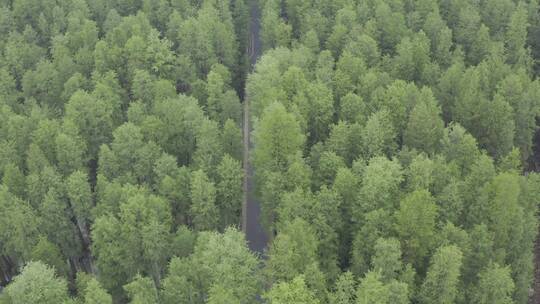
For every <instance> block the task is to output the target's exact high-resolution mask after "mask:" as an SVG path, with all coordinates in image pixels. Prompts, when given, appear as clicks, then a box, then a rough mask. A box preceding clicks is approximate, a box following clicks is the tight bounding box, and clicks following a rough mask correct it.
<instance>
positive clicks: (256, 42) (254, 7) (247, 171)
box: [242, 0, 268, 254]
mask: <svg viewBox="0 0 540 304" xmlns="http://www.w3.org/2000/svg"><path fill="white" fill-rule="evenodd" d="M250 2H251V3H250V22H249V41H248V45H247V50H246V52H247V55H248V58H249V62H250V67H251V69H253V68H254V66H255V63H256V62H257V59H258V58H259V56H260V55H261V40H260V37H259V32H260V16H261V13H260V9H259V5H258V3H257V2H258V1H256V0H251V1H250ZM251 69H250V70H251ZM244 96H245V98H244V126H243V132H244V202H243V208H242V229H243V230H244V233H245V234H246V239H247V241H248V244H249V248H250V249H251V250H252V251H254V252H258V253H261V254H262V253H264V250H265V248H266V244H267V242H268V236H267V235H266V232H265V230H264V229H263V227H262V225H261V221H260V215H261V207H260V204H259V202H258V201H257V199H256V197H255V187H254V186H255V185H254V179H253V173H254V171H253V168H252V167H251V162H250V158H249V155H250V149H251V148H252V143H251V140H250V135H251V127H250V115H249V96H248V95H247V93H246V94H245V95H244Z"/></svg>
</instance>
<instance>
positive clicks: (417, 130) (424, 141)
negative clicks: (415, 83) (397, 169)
mask: <svg viewBox="0 0 540 304" xmlns="http://www.w3.org/2000/svg"><path fill="white" fill-rule="evenodd" d="M421 94H422V95H423V98H422V99H421V100H419V101H418V103H417V104H416V105H415V106H414V108H413V110H412V112H411V114H410V116H409V121H408V123H407V129H406V130H405V132H404V134H403V142H404V144H405V145H406V146H408V147H410V148H416V149H418V150H420V151H424V152H426V153H427V154H429V155H433V154H435V153H436V152H438V150H439V149H438V148H439V142H440V139H441V137H442V135H443V132H444V122H443V121H442V119H441V117H440V115H441V109H440V107H439V106H438V104H437V101H436V100H435V98H434V97H433V95H432V93H431V91H430V90H429V89H423V90H422V91H421Z"/></svg>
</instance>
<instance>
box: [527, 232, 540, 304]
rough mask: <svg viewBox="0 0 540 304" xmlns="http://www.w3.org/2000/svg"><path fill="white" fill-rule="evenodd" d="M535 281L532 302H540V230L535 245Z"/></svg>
mask: <svg viewBox="0 0 540 304" xmlns="http://www.w3.org/2000/svg"><path fill="white" fill-rule="evenodd" d="M534 255H535V259H534V283H533V286H532V292H531V295H530V298H529V303H530V304H537V303H540V232H539V234H538V237H537V238H536V243H535V245H534Z"/></svg>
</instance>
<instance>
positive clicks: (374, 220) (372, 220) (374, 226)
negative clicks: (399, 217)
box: [351, 208, 393, 277]
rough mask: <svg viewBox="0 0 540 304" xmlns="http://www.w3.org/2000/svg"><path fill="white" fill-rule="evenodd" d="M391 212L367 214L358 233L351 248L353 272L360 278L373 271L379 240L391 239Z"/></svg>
mask: <svg viewBox="0 0 540 304" xmlns="http://www.w3.org/2000/svg"><path fill="white" fill-rule="evenodd" d="M392 223H393V221H392V220H391V215H390V213H389V211H386V210H384V209H382V208H381V209H377V210H374V211H370V212H368V213H366V214H365V219H364V223H363V224H362V226H361V227H360V229H359V230H358V232H357V233H356V235H355V237H354V240H353V243H352V248H351V270H352V272H353V273H354V274H355V275H356V276H358V277H360V276H362V275H364V274H365V273H366V272H368V271H369V269H371V258H372V256H373V255H374V252H375V249H374V246H375V244H376V241H377V239H379V238H386V237H389V236H390V234H391V231H392V229H393V228H392Z"/></svg>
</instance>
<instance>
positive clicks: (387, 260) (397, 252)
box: [371, 238, 403, 283]
mask: <svg viewBox="0 0 540 304" xmlns="http://www.w3.org/2000/svg"><path fill="white" fill-rule="evenodd" d="M374 250H375V254H374V255H373V258H372V260H371V264H372V266H373V270H374V271H375V272H378V273H380V275H381V277H380V280H381V281H383V282H385V283H388V282H390V281H391V280H393V279H396V278H397V275H398V273H399V272H400V271H401V270H402V268H403V265H402V263H401V248H400V244H399V240H397V239H394V238H389V239H383V238H380V239H378V240H377V242H376V243H375V247H374Z"/></svg>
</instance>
